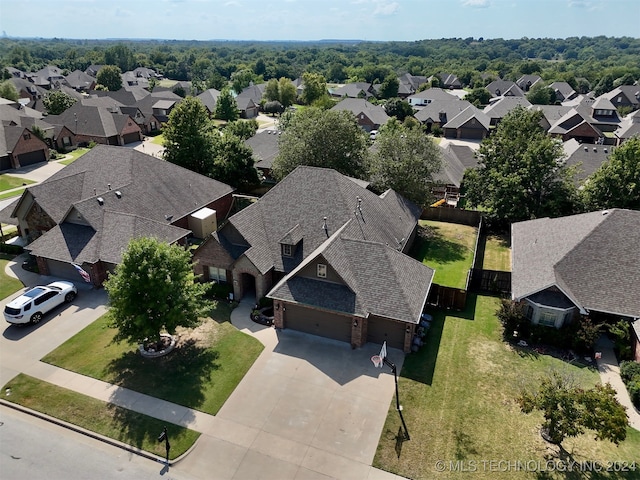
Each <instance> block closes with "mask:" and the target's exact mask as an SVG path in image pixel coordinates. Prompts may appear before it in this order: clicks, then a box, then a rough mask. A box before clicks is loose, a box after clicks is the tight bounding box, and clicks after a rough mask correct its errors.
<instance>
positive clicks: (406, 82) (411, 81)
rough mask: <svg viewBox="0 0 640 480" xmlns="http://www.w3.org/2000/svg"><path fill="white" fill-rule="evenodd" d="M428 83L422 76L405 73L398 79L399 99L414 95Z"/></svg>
mask: <svg viewBox="0 0 640 480" xmlns="http://www.w3.org/2000/svg"><path fill="white" fill-rule="evenodd" d="M425 83H427V77H425V76H422V75H411V74H410V73H405V74H404V75H401V76H400V77H398V97H400V98H407V97H408V96H409V95H413V94H414V93H416V92H417V91H418V89H419V88H420V87H421V86H422V85H424V84H425Z"/></svg>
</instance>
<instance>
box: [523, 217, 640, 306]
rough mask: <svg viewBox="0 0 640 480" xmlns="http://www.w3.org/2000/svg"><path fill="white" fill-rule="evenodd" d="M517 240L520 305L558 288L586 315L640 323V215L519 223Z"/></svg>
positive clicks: (547, 219)
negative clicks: (626, 318) (592, 313)
mask: <svg viewBox="0 0 640 480" xmlns="http://www.w3.org/2000/svg"><path fill="white" fill-rule="evenodd" d="M511 240H512V280H511V285H512V297H513V298H514V299H516V300H519V299H522V298H525V297H528V296H530V295H533V294H534V293H536V292H540V291H542V290H544V289H547V288H549V287H550V286H557V287H559V288H560V289H561V290H562V291H563V292H564V293H565V294H566V295H567V296H568V297H569V298H570V299H571V300H572V301H573V302H574V303H576V305H577V306H578V307H580V308H581V309H583V310H586V311H589V310H594V311H599V312H608V313H614V314H617V315H624V316H630V317H640V268H638V265H640V211H635V210H623V209H612V210H608V211H607V210H605V211H599V212H591V213H584V214H580V215H572V216H568V217H561V218H553V219H550V218H541V219H537V220H529V221H526V222H517V223H514V224H512V226H511Z"/></svg>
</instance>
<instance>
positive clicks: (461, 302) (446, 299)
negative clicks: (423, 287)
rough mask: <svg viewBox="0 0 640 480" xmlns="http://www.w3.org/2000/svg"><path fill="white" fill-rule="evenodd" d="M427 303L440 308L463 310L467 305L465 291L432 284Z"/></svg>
mask: <svg viewBox="0 0 640 480" xmlns="http://www.w3.org/2000/svg"><path fill="white" fill-rule="evenodd" d="M427 303H429V304H431V305H435V306H437V307H440V308H452V309H454V310H464V308H465V306H466V304H467V291H466V290H465V289H463V288H453V287H445V286H443V285H438V284H437V283H432V284H431V290H429V298H428V299H427Z"/></svg>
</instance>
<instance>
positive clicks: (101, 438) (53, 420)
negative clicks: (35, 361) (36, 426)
mask: <svg viewBox="0 0 640 480" xmlns="http://www.w3.org/2000/svg"><path fill="white" fill-rule="evenodd" d="M0 405H4V406H5V407H9V408H12V409H14V410H17V411H19V412H22V413H26V414H27V415H31V416H33V417H36V418H39V419H40V420H44V421H47V422H49V423H53V424H54V425H58V426H60V427H63V428H66V429H68V430H72V431H74V432H76V433H80V434H82V435H85V436H87V437H90V438H93V439H94V440H99V441H101V442H104V443H106V444H109V445H111V446H113V447H117V448H120V449H122V450H126V451H127V452H130V453H133V454H136V455H138V456H140V457H144V458H146V459H148V460H153V461H155V462H158V463H161V464H163V465H167V466H168V467H171V466H174V465H175V464H176V463H178V462H180V461H182V460H183V459H184V458H185V457H186V456H187V455H189V454H190V453H191V451H192V450H193V449H194V448H195V447H196V445H197V444H198V441H199V440H200V437H201V436H202V432H199V433H200V436H199V437H198V438H197V439H196V441H195V442H193V445H191V447H189V448H188V449H187V451H186V452H184V453H183V454H182V455H180V456H178V457H177V458H175V459H174V460H169V462H167V461H166V460H165V458H164V457H159V456H158V455H154V454H153V453H149V452H147V451H145V450H141V449H139V448H137V447H134V446H133V445H129V444H126V443H123V442H120V441H119V440H114V439H113V438H109V437H105V436H104V435H100V434H99V433H96V432H92V431H91V430H87V429H85V428H82V427H79V426H77V425H74V424H72V423H69V422H65V421H64V420H60V419H59V418H55V417H51V416H49V415H47V414H46V413H41V412H38V411H36V410H31V409H30V408H26V407H23V406H22V405H19V404H17V403H13V402H9V401H7V400H4V399H2V398H0Z"/></svg>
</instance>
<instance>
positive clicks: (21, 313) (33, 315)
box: [4, 282, 78, 324]
mask: <svg viewBox="0 0 640 480" xmlns="http://www.w3.org/2000/svg"><path fill="white" fill-rule="evenodd" d="M77 293H78V289H77V288H76V286H75V285H74V284H73V283H71V282H53V283H50V284H49V285H47V286H38V287H33V288H32V289H31V290H27V291H26V292H24V293H23V294H22V295H20V296H19V297H18V298H15V299H13V300H11V302H9V303H8V304H7V306H6V307H4V318H5V320H6V321H7V322H9V323H16V324H24V323H29V322H31V323H34V324H35V323H38V322H39V321H40V320H42V317H43V315H44V314H45V313H47V312H49V311H50V310H53V309H54V308H55V307H57V306H58V305H60V304H62V303H65V302H67V303H69V302H72V301H73V299H74V298H76V295H77Z"/></svg>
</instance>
